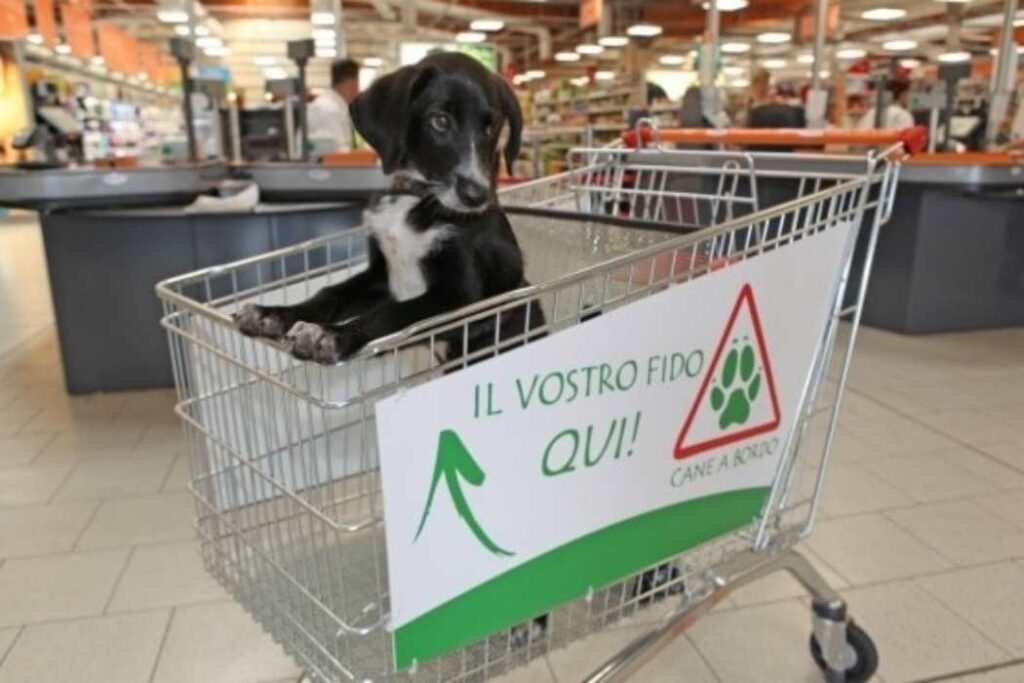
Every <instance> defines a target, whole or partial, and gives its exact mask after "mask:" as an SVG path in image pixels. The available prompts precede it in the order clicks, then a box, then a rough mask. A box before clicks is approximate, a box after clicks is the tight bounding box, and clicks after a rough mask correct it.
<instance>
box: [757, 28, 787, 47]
mask: <svg viewBox="0 0 1024 683" xmlns="http://www.w3.org/2000/svg"><path fill="white" fill-rule="evenodd" d="M789 40H790V35H789V34H788V33H782V32H781V31H766V32H765V33H759V34H757V42H759V43H764V44H765V45H781V44H782V43H788V42H789Z"/></svg>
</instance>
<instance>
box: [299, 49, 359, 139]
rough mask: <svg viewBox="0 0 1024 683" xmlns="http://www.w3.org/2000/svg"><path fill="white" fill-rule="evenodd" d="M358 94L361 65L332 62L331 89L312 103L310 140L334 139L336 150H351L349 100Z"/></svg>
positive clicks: (308, 111) (352, 61)
mask: <svg viewBox="0 0 1024 683" xmlns="http://www.w3.org/2000/svg"><path fill="white" fill-rule="evenodd" d="M358 94H359V64H358V63H357V62H356V61H354V60H352V59H341V60H338V61H336V62H334V63H333V64H331V88H330V89H329V90H325V91H323V92H322V93H320V94H319V95H317V98H316V99H315V100H313V103H312V104H310V105H309V108H308V109H307V112H306V116H307V118H308V119H309V139H310V140H313V139H316V138H321V139H329V140H331V150H330V151H334V152H351V151H352V149H353V148H354V147H355V140H354V139H353V130H354V129H353V128H352V119H351V117H350V116H349V113H348V105H349V103H350V102H351V101H352V100H354V99H355V98H356V95H358Z"/></svg>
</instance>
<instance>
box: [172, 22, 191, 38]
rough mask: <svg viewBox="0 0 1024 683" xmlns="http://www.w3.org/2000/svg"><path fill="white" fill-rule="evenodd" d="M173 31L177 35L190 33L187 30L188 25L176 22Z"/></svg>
mask: <svg viewBox="0 0 1024 683" xmlns="http://www.w3.org/2000/svg"><path fill="white" fill-rule="evenodd" d="M174 32H175V33H176V34H177V35H179V36H187V35H188V34H189V33H190V32H189V30H188V26H186V25H185V24H178V25H177V26H175V27H174Z"/></svg>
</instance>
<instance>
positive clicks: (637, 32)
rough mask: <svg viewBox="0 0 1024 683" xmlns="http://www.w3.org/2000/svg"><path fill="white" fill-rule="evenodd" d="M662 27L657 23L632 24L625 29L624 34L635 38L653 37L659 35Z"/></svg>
mask: <svg viewBox="0 0 1024 683" xmlns="http://www.w3.org/2000/svg"><path fill="white" fill-rule="evenodd" d="M661 31H662V28H661V27H660V26H658V25H657V24H633V25H632V26H630V27H629V28H627V29H626V34H627V35H630V36H636V37H637V38H653V37H655V36H660V35H661Z"/></svg>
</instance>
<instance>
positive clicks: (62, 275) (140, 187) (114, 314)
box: [0, 162, 385, 394]
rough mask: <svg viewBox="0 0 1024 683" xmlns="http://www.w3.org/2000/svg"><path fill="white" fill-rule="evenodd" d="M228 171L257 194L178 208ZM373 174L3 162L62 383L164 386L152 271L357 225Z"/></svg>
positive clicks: (3, 200)
mask: <svg viewBox="0 0 1024 683" xmlns="http://www.w3.org/2000/svg"><path fill="white" fill-rule="evenodd" d="M229 177H236V178H248V179H251V180H253V181H255V182H256V184H257V185H258V186H259V188H260V196H261V201H260V203H259V204H257V205H256V207H255V208H253V209H251V210H247V211H235V212H217V213H202V212H196V211H191V210H187V209H186V206H187V205H188V204H189V203H190V202H192V201H193V200H194V199H195V198H196V197H197V196H198V195H200V194H203V193H206V192H208V191H210V190H211V189H212V188H213V187H215V186H216V185H217V183H219V182H220V181H222V180H224V179H226V178H229ZM384 186H385V178H384V175H383V174H382V173H381V171H380V168H379V167H378V166H362V167H338V168H334V167H324V166H319V165H316V164H312V163H310V164H300V163H287V164H280V165H277V164H254V165H252V166H246V165H240V166H228V165H226V164H223V163H219V162H210V163H197V164H180V165H175V166H163V167H153V168H114V169H95V168H91V167H80V168H66V169H47V170H35V169H33V170H24V169H19V168H15V167H6V168H0V206H6V207H12V208H21V209H29V210H33V211H37V212H39V217H40V223H41V225H42V232H43V243H44V247H45V250H46V260H47V266H48V270H49V278H50V289H51V296H52V298H53V308H54V315H55V318H56V322H57V331H58V336H59V341H60V348H61V356H62V360H63V366H64V377H65V384H66V386H67V390H68V392H69V393H71V394H83V393H90V392H96V391H116V390H126V389H141V388H150V387H167V386H173V384H174V381H173V376H172V371H171V365H170V355H169V354H168V352H167V341H166V336H165V334H164V331H163V329H162V328H161V327H160V324H159V320H160V317H161V315H162V309H161V307H160V304H159V302H158V300H157V298H156V296H155V295H154V293H153V286H154V285H155V284H156V282H158V281H159V280H161V279H163V278H166V277H170V276H172V275H180V274H181V273H185V272H189V271H192V270H197V269H199V268H204V267H207V266H211V265H215V264H218V263H224V262H228V261H233V260H236V259H240V258H244V257H247V256H252V255H255V254H261V253H264V252H267V251H270V250H273V249H277V248H280V247H284V246H288V245H291V244H295V243H297V242H301V241H303V240H308V239H312V238H315V237H319V236H322V235H326V234H329V233H332V232H337V231H339V230H343V229H345V228H349V227H353V226H356V225H358V224H359V223H360V220H361V216H362V207H363V204H364V203H365V201H366V199H367V198H368V196H369V195H370V194H372V193H373V192H376V191H379V190H381V189H383V188H384Z"/></svg>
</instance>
